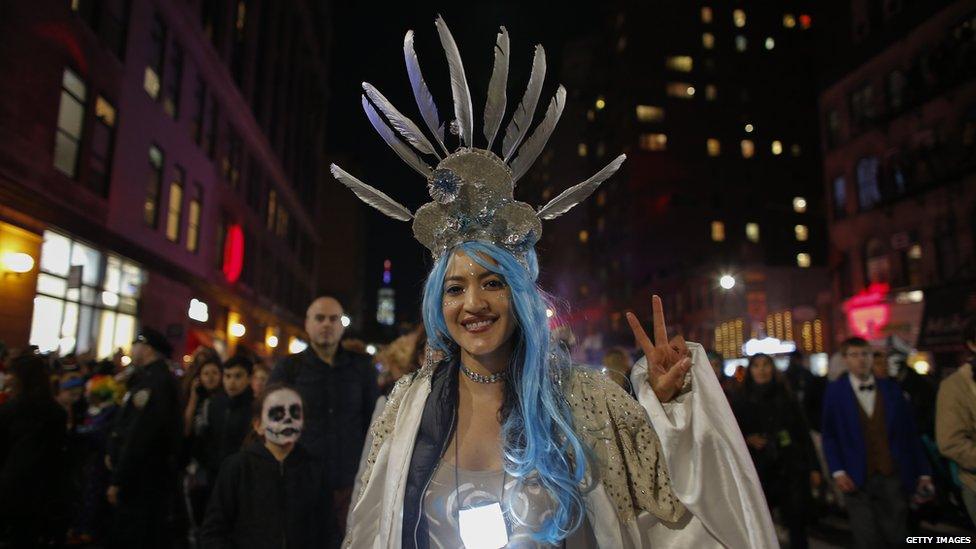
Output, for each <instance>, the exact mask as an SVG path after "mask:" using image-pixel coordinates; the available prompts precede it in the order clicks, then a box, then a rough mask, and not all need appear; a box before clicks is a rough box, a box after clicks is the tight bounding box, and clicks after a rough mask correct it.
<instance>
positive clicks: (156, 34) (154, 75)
mask: <svg viewBox="0 0 976 549" xmlns="http://www.w3.org/2000/svg"><path fill="white" fill-rule="evenodd" d="M149 40H150V44H149V60H148V63H147V64H146V72H145V75H144V76H143V82H142V87H143V88H144V89H145V90H146V93H148V94H149V97H152V98H153V99H154V100H155V99H159V89H160V85H161V81H162V79H163V61H164V59H165V56H166V23H164V22H163V19H162V17H160V16H159V14H158V13H157V14H156V15H155V17H153V24H152V29H150V31H149Z"/></svg>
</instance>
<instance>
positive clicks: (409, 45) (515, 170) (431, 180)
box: [331, 17, 626, 262]
mask: <svg viewBox="0 0 976 549" xmlns="http://www.w3.org/2000/svg"><path fill="white" fill-rule="evenodd" d="M434 24H435V26H436V28H437V33H438V35H439V37H440V41H441V45H442V46H443V48H444V52H445V53H446V55H447V63H448V68H449V70H450V76H451V93H452V96H453V99H454V119H453V120H452V121H451V122H450V123H449V124H448V126H449V128H450V133H451V134H453V135H456V136H457V141H458V144H457V148H456V150H455V151H454V152H449V151H448V148H447V146H446V145H445V132H444V123H442V122H441V120H440V116H439V114H438V112H437V107H436V105H435V104H434V99H433V96H432V95H431V93H430V90H429V89H428V87H427V83H426V82H425V81H424V78H423V75H422V74H421V72H420V62H419V60H418V58H417V54H416V52H415V51H414V47H413V31H407V35H406V37H404V39H403V54H404V58H405V60H406V65H407V74H408V76H409V78H410V84H411V87H412V89H413V94H414V98H415V99H416V101H417V106H418V107H419V108H420V114H421V116H422V118H423V120H424V123H425V125H426V127H427V130H428V131H429V133H430V135H432V136H433V138H434V139H433V142H432V141H431V140H430V139H429V138H428V135H427V134H425V133H424V131H423V130H421V129H420V127H419V126H418V125H417V124H415V123H414V122H413V121H411V120H410V119H409V118H407V117H405V116H404V115H403V114H402V113H401V112H400V111H399V110H397V109H396V107H394V106H393V105H392V104H391V103H390V102H389V101H388V100H387V99H386V97H384V96H383V94H381V93H380V92H379V90H377V89H376V88H375V87H373V86H372V85H371V84H369V83H367V82H364V83H363V91H364V94H363V96H362V106H363V110H364V111H365V112H366V117H367V118H369V121H370V123H371V124H372V125H373V128H374V129H375V130H376V132H377V133H379V134H380V136H381V137H382V138H383V140H384V141H386V143H387V145H389V146H390V148H392V149H393V150H394V152H396V153H397V155H398V156H399V157H400V158H401V159H402V160H403V161H404V162H406V164H407V165H408V166H410V167H411V168H413V169H414V170H416V171H417V172H418V173H419V174H420V175H421V176H423V177H424V178H426V180H427V189H428V191H429V192H430V197H431V198H432V199H433V201H432V202H429V203H427V204H425V205H423V206H421V207H420V208H419V209H418V210H417V211H416V212H415V213H411V212H410V210H409V209H407V208H406V207H405V206H403V205H402V204H400V203H398V202H396V201H395V200H393V199H392V198H390V197H389V196H387V195H386V194H384V193H383V192H381V191H380V190H378V189H376V188H374V187H371V186H369V185H367V184H366V183H363V182H362V181H360V180H359V179H356V178H355V177H353V176H352V175H350V174H349V173H347V172H345V171H344V170H343V169H342V168H340V167H339V166H337V165H335V164H332V166H331V171H332V175H333V176H335V178H336V179H338V180H339V182H341V183H342V184H344V185H346V186H347V187H349V188H350V189H351V190H352V191H353V192H354V193H355V194H356V196H358V197H359V198H360V199H361V200H363V201H364V202H366V203H367V204H369V205H370V206H373V207H374V208H376V209H378V210H379V211H381V212H383V213H384V214H386V215H388V216H390V217H392V218H394V219H398V220H401V221H410V220H411V219H413V232H414V236H415V237H416V238H417V240H419V241H420V242H421V244H423V245H424V246H426V247H427V249H429V250H430V251H431V253H432V254H433V255H434V257H435V258H436V257H439V256H440V255H441V254H443V253H444V252H446V251H447V250H450V249H451V248H453V247H454V246H456V245H458V244H461V243H463V242H467V241H471V240H475V241H481V242H488V243H492V244H496V245H498V246H501V247H503V248H505V249H507V250H509V251H510V252H512V254H513V255H515V257H517V258H519V260H520V261H523V262H524V261H525V254H526V252H527V251H528V250H529V249H531V248H532V247H533V246H535V243H536V242H538V240H539V237H540V236H541V235H542V220H544V219H545V220H549V219H553V218H555V217H558V216H560V215H562V214H564V213H566V212H567V211H569V210H570V209H572V208H573V207H574V206H576V205H577V204H579V203H580V202H582V201H583V200H585V199H586V198H587V197H588V196H590V195H591V194H593V192H594V191H595V190H596V189H597V187H599V186H600V184H601V183H603V181H605V180H606V179H607V178H609V177H610V176H611V175H613V174H614V172H616V171H617V169H618V168H620V165H621V164H623V162H624V160H625V159H626V156H625V155H620V156H618V157H617V158H615V159H614V160H613V161H612V162H610V163H609V164H608V165H607V166H605V167H604V168H603V169H602V170H600V171H599V172H597V173H596V174H595V175H594V176H593V177H590V178H589V179H587V180H586V181H583V182H582V183H578V184H576V185H574V186H572V187H570V188H569V189H567V190H566V191H564V192H563V193H561V194H560V195H559V196H557V197H556V198H553V199H552V200H550V201H549V202H548V203H547V204H545V205H544V206H541V207H540V208H538V209H535V208H533V207H532V206H530V205H528V204H526V203H524V202H519V201H517V200H515V198H514V194H513V192H514V189H515V184H516V183H517V182H518V180H519V179H520V178H521V177H522V176H523V175H525V173H526V172H527V171H528V169H529V167H531V166H532V164H533V163H534V162H535V160H536V159H537V158H538V157H539V154H540V153H541V152H542V149H543V147H544V146H545V144H546V142H547V141H548V140H549V136H550V135H552V131H553V129H555V127H556V122H557V121H558V120H559V117H560V115H561V114H562V111H563V107H564V106H565V104H566V90H565V88H563V87H562V86H559V88H558V89H557V91H556V94H555V96H554V97H553V98H552V100H551V101H550V103H549V106H548V108H547V109H546V113H545V117H544V118H543V119H542V121H541V122H539V124H538V125H536V127H535V129H534V130H533V131H532V133H531V134H529V131H528V130H529V127H530V126H531V125H532V120H533V117H534V115H535V111H536V107H537V105H538V102H539V96H540V94H541V92H542V83H543V81H544V79H545V73H546V56H545V50H544V49H543V48H542V46H538V45H537V46H536V47H535V57H534V58H533V60H532V72H531V75H530V77H529V83H528V85H527V87H526V90H525V93H524V95H523V97H522V100H521V102H520V103H519V105H518V107H517V109H516V110H515V112H514V113H513V114H512V117H511V119H510V121H509V123H508V125H507V126H506V129H505V134H504V138H503V139H502V142H501V147H500V151H499V152H500V154H496V153H495V152H493V147H492V146H493V145H494V144H495V137H496V136H497V135H498V132H499V130H500V129H501V125H502V119H503V118H504V117H505V107H506V101H507V98H506V88H507V85H508V59H509V40H508V32H507V31H506V30H505V27H501V29H500V30H499V33H498V37H497V40H496V42H495V62H494V66H493V69H492V75H491V80H490V81H489V83H488V99H487V101H486V104H485V112H484V125H483V134H484V137H485V140H486V142H487V145H486V146H485V148H483V149H482V148H476V147H475V146H474V139H475V136H474V117H473V114H472V111H473V109H472V105H471V93H470V91H469V90H468V84H467V78H466V77H465V75H464V66H463V65H462V63H461V56H460V53H459V52H458V48H457V44H456V43H455V42H454V37H453V36H452V35H451V31H450V30H449V29H448V28H447V24H446V23H445V22H444V20H443V19H442V18H441V17H438V18H437V20H436V21H435V23H434ZM381 113H382V115H381ZM427 157H436V158H437V165H436V166H434V167H431V165H430V164H429V163H428V161H427V159H426V158H427Z"/></svg>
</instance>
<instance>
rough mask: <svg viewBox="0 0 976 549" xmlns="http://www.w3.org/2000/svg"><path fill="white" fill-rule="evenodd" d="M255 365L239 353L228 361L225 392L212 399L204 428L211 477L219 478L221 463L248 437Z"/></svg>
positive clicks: (204, 460) (204, 461)
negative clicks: (252, 377) (252, 376)
mask: <svg viewBox="0 0 976 549" xmlns="http://www.w3.org/2000/svg"><path fill="white" fill-rule="evenodd" d="M253 370H254V364H253V363H252V362H251V359H250V358H248V357H246V356H243V355H235V356H234V357H232V358H231V359H230V360H228V361H227V362H226V363H224V367H223V369H222V371H223V387H224V390H223V392H220V393H217V394H215V395H214V396H213V398H211V399H210V405H209V406H208V407H207V419H206V425H205V427H204V430H203V434H202V437H201V438H202V440H203V453H202V455H201V458H202V464H203V468H204V470H205V471H206V473H207V478H210V479H216V478H217V472H218V471H219V470H220V465H221V463H223V461H224V459H226V458H227V457H228V456H230V455H232V454H234V453H236V452H237V451H239V450H240V449H241V444H243V443H244V437H245V436H247V433H248V432H249V431H250V430H251V429H250V423H251V404H252V403H253V402H254V393H253V392H251V372H252V371H253Z"/></svg>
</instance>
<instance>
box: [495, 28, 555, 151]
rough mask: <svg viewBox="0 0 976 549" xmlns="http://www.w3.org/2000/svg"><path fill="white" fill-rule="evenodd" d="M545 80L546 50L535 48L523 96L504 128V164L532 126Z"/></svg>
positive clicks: (540, 47)
mask: <svg viewBox="0 0 976 549" xmlns="http://www.w3.org/2000/svg"><path fill="white" fill-rule="evenodd" d="M545 79H546V50H545V49H544V48H543V47H542V46H536V47H535V57H533V58H532V74H531V75H530V76H529V84H528V86H526V87H525V95H523V96H522V102H521V103H519V106H518V108H517V109H515V114H513V115H512V120H511V121H510V122H509V123H508V127H506V128H505V139H504V140H503V141H502V155H503V157H504V158H505V162H508V160H509V159H510V158H511V157H512V154H514V153H515V149H517V148H518V146H519V144H520V143H521V142H522V139H524V138H525V132H526V131H528V129H529V126H530V125H531V124H532V117H533V116H535V107H536V105H538V103H539V95H540V94H541V93H542V81H543V80H545Z"/></svg>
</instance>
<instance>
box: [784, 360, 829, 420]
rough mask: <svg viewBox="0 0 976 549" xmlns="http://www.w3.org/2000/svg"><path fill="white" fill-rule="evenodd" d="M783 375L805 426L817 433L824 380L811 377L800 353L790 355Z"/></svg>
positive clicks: (825, 385) (825, 384) (825, 382)
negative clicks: (801, 411)
mask: <svg viewBox="0 0 976 549" xmlns="http://www.w3.org/2000/svg"><path fill="white" fill-rule="evenodd" d="M783 374H784V377H785V378H786V382H787V383H788V384H789V387H790V391H791V393H792V394H793V397H794V398H796V400H797V402H799V403H800V407H801V408H802V409H803V416H804V417H805V418H806V420H807V424H808V425H809V426H810V428H811V429H813V430H814V431H817V432H818V433H819V432H820V416H821V415H823V413H822V411H821V410H822V407H823V395H824V390H825V389H826V388H827V381H826V379H825V378H822V377H818V376H815V375H813V373H812V372H811V371H810V370H809V369H808V368H807V366H806V365H805V364H804V357H803V353H801V352H800V351H793V352H792V353H790V363H789V366H787V367H786V371H785V372H783Z"/></svg>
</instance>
